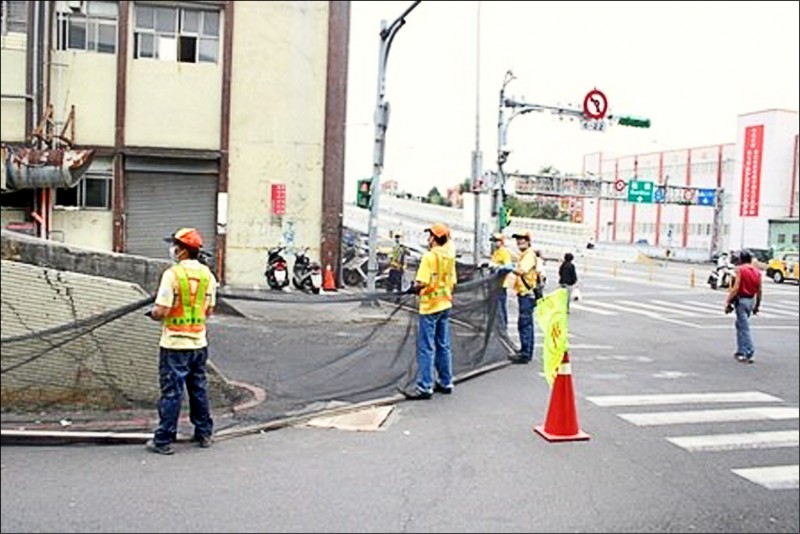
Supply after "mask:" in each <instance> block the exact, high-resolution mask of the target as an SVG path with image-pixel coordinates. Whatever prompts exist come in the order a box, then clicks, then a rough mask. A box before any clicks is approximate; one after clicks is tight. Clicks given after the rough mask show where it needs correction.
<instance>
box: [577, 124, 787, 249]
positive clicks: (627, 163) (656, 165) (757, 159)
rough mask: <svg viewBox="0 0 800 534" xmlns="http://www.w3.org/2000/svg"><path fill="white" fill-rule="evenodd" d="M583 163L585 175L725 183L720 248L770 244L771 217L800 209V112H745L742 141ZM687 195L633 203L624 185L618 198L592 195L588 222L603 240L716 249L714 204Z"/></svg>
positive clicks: (709, 185)
mask: <svg viewBox="0 0 800 534" xmlns="http://www.w3.org/2000/svg"><path fill="white" fill-rule="evenodd" d="M583 167H584V174H586V173H594V174H595V175H596V176H600V177H602V179H603V180H606V181H608V180H613V181H617V180H623V181H624V182H625V183H626V184H627V183H628V182H629V181H630V180H632V179H635V180H642V181H651V182H653V183H654V184H655V185H666V186H668V187H669V186H682V187H691V188H704V189H715V190H716V189H719V188H722V213H721V218H720V219H719V220H720V222H721V224H720V225H719V226H720V228H719V240H720V241H719V250H735V249H739V248H744V247H751V248H768V243H767V242H768V239H769V221H770V220H772V219H787V218H796V217H797V216H798V213H799V212H800V209H799V208H800V206H798V203H799V202H798V191H799V190H800V188H799V187H798V113H797V112H796V111H787V110H767V111H760V112H755V113H747V114H743V115H739V117H738V120H737V132H736V142H735V143H725V144H719V145H710V146H700V147H691V148H682V149H677V150H666V151H662V152H654V153H647V154H633V155H626V156H620V157H609V156H608V155H606V154H603V153H602V152H600V153H593V154H587V155H585V156H584V158H583ZM687 195H691V194H690V193H687ZM686 200H687V201H691V203H687V204H671V203H652V204H642V203H633V202H628V200H627V194H626V192H625V191H621V192H620V193H619V196H618V198H616V199H601V200H596V199H586V200H585V202H584V206H583V222H584V224H587V225H589V226H590V227H592V229H593V231H594V236H595V239H596V240H597V241H598V242H600V241H603V242H612V243H614V242H616V243H637V242H641V241H642V240H644V241H646V242H647V243H648V244H650V245H655V246H659V247H665V248H686V249H704V250H710V247H711V245H712V235H713V232H714V228H713V227H714V215H715V214H714V212H715V209H714V207H712V206H703V205H699V204H697V203H696V202H695V199H694V198H692V199H689V198H687V199H686ZM716 200H717V202H719V201H720V199H719V198H717V199H716Z"/></svg>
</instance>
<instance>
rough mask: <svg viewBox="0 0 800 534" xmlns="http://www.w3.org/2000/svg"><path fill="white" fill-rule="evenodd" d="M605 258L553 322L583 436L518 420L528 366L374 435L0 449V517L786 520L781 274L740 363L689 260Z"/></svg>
mask: <svg viewBox="0 0 800 534" xmlns="http://www.w3.org/2000/svg"><path fill="white" fill-rule="evenodd" d="M614 266H615V264H614V262H606V261H602V260H596V259H595V260H593V261H592V262H591V263H586V264H581V260H579V262H578V275H579V277H580V279H581V282H580V283H581V286H582V293H583V299H582V300H581V301H579V302H577V303H574V304H573V308H572V313H571V315H570V319H569V329H570V356H571V359H572V362H573V363H572V373H573V375H572V381H573V386H574V389H575V402H576V406H577V411H578V417H579V422H580V427H581V429H582V430H584V431H585V432H587V433H588V434H590V436H591V439H590V440H589V441H583V442H565V443H550V442H548V441H546V440H544V439H543V438H541V437H540V436H539V435H538V434H535V433H534V432H533V431H532V427H533V426H534V425H539V424H541V423H543V422H544V418H545V415H546V411H547V406H548V401H549V397H550V390H549V388H548V387H547V384H546V382H545V381H544V379H543V378H542V377H541V375H540V371H541V369H540V360H538V359H537V362H536V365H527V366H508V367H504V368H501V369H498V370H496V371H493V372H490V373H487V374H483V375H480V376H477V377H475V378H472V379H470V380H466V381H463V382H460V383H459V384H457V386H456V390H455V393H454V394H453V395H452V396H440V395H437V396H435V397H434V398H433V399H432V400H430V401H424V402H401V403H399V404H397V405H396V406H395V409H394V411H393V412H392V414H391V415H390V417H389V419H388V420H387V422H386V423H385V424H384V425H383V427H382V428H381V430H379V431H376V432H348V431H341V430H332V429H314V428H308V427H290V428H283V429H280V430H276V431H271V432H267V433H263V434H255V435H248V436H244V437H240V438H234V439H228V440H224V441H220V442H218V443H216V444H215V445H214V447H213V448H212V449H209V450H201V449H197V448H194V447H191V446H190V445H188V444H185V445H184V444H181V445H180V446H179V447H178V452H177V454H175V455H174V456H171V457H162V456H156V455H153V454H149V453H147V452H146V451H144V449H143V448H142V447H141V446H139V445H136V446H134V445H125V446H104V447H98V446H61V447H44V446H42V447H3V448H2V469H1V472H2V501H1V502H2V515H1V517H0V529H1V530H2V532H34V531H35V532H101V531H102V532H167V531H169V532H255V531H258V532H798V530H800V525H799V523H800V520H799V515H800V513H799V512H798V483H797V477H798V470H797V469H798V468H797V464H798V442H797V439H798V403H799V399H798V397H799V396H800V395H799V394H798V393H799V392H798V361H800V347H799V346H798V330H799V328H798V303H799V301H800V298H799V295H800V293H799V292H798V287H797V285H788V284H783V285H777V284H773V283H772V282H769V281H767V282H766V283H765V299H764V303H763V305H762V314H760V315H759V316H757V317H755V318H754V320H753V335H754V339H755V344H756V363H754V364H752V365H747V364H742V363H739V362H737V361H735V360H734V359H733V358H732V354H733V352H734V349H735V344H734V330H733V318H732V317H731V316H726V315H724V314H723V313H722V307H723V304H722V303H723V298H724V297H723V293H722V291H720V290H717V291H713V290H711V289H710V288H708V286H707V285H705V277H706V276H707V274H706V273H705V271H704V270H703V269H704V268H703V267H702V266H694V267H692V266H688V265H678V264H669V265H668V266H667V267H661V266H653V267H650V266H648V265H638V264H617V265H616V270H615V267H614ZM550 269H551V270H552V272H553V273H554V272H555V271H554V269H555V264H554V263H551V266H550ZM692 269H695V270H696V272H695V285H694V287H691V284H690V279H691V270H692ZM701 270H703V271H702V272H703V274H702V276H701ZM551 276H553V274H551ZM551 280H552V278H551ZM513 308H514V307H513V301H512V310H513ZM512 330H513V329H512ZM536 343H537V354H538V352H539V349H538V347H541V337H539V335H538V332H537V341H536ZM687 412H688V413H687ZM786 466H789V467H786Z"/></svg>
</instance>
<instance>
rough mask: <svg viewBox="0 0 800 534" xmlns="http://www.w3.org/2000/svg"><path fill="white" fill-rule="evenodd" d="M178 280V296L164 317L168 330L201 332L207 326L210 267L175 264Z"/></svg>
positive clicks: (174, 270)
mask: <svg viewBox="0 0 800 534" xmlns="http://www.w3.org/2000/svg"><path fill="white" fill-rule="evenodd" d="M172 272H173V273H175V279H176V281H177V285H178V287H177V290H178V291H177V297H178V298H176V299H175V302H174V303H173V305H172V308H170V309H169V312H167V316H166V317H164V325H165V326H166V328H167V330H169V331H171V332H175V333H182V332H185V333H192V334H199V333H200V332H202V331H203V330H204V329H205V327H206V296H207V295H206V290H207V289H208V284H209V281H210V279H211V272H210V271H209V270H208V267H205V266H203V267H202V268H200V269H197V268H187V267H185V266H183V265H180V264H178V265H173V266H172Z"/></svg>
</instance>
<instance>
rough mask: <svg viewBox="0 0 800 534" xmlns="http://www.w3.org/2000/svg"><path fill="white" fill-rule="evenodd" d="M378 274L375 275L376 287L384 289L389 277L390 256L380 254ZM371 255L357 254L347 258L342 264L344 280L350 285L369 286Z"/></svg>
mask: <svg viewBox="0 0 800 534" xmlns="http://www.w3.org/2000/svg"><path fill="white" fill-rule="evenodd" d="M377 260H378V274H377V276H375V289H383V288H385V287H386V283H387V281H388V279H389V257H388V256H387V255H386V254H380V253H379V254H378V255H377ZM368 263H369V257H368V256H364V255H360V254H357V255H355V256H352V257H351V258H349V259H346V261H345V262H344V264H343V265H342V280H343V281H344V283H345V284H347V285H348V286H354V287H366V286H367V267H368Z"/></svg>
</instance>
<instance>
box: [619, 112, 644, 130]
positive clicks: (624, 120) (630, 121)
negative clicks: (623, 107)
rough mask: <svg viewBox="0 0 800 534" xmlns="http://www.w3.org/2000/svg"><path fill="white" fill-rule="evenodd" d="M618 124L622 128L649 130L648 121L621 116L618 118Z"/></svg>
mask: <svg viewBox="0 0 800 534" xmlns="http://www.w3.org/2000/svg"><path fill="white" fill-rule="evenodd" d="M619 124H620V125H622V126H633V127H634V128H650V119H643V118H641V117H631V116H630V115H623V116H622V117H620V118H619Z"/></svg>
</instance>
